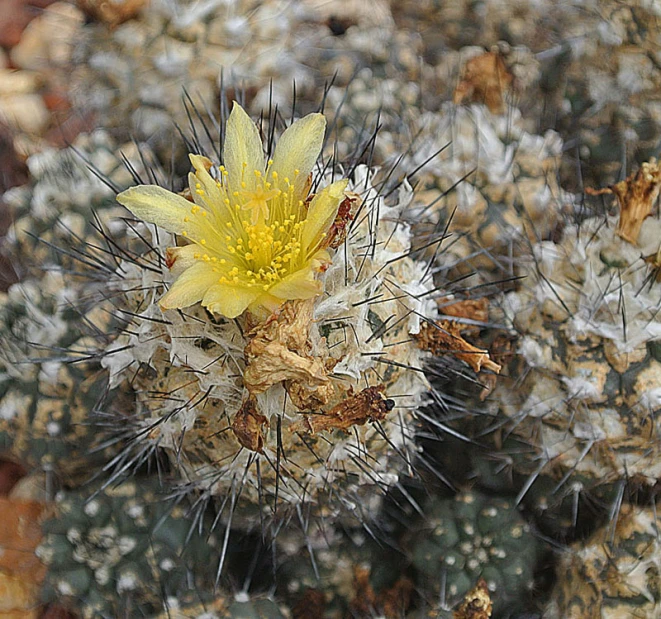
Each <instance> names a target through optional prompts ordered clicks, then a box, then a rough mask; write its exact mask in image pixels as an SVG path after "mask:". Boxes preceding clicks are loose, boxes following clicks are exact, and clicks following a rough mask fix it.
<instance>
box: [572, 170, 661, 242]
mask: <svg viewBox="0 0 661 619" xmlns="http://www.w3.org/2000/svg"><path fill="white" fill-rule="evenodd" d="M660 190H661V166H659V164H658V162H657V160H656V159H655V158H652V159H650V160H649V161H647V162H645V163H643V165H642V166H640V169H639V170H638V171H637V172H635V173H632V174H630V175H629V176H627V178H625V179H624V180H623V181H620V182H619V183H615V185H610V186H609V187H605V188H603V189H592V188H590V187H588V188H586V190H585V193H587V194H588V195H590V196H601V195H604V194H615V197H616V198H617V201H618V203H619V205H620V221H619V224H618V226H617V233H618V234H619V235H620V236H621V237H622V238H623V239H624V240H625V241H628V242H629V243H631V244H632V245H636V244H637V243H638V237H639V235H640V229H641V228H642V226H643V222H644V221H645V219H647V217H649V216H650V215H651V214H652V209H653V208H654V203H655V202H656V200H657V198H658V197H659V191H660Z"/></svg>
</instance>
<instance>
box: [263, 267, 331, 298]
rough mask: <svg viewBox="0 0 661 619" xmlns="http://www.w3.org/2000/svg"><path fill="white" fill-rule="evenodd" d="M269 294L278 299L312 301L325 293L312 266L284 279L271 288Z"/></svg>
mask: <svg viewBox="0 0 661 619" xmlns="http://www.w3.org/2000/svg"><path fill="white" fill-rule="evenodd" d="M268 292H269V294H270V295H273V296H274V297H277V298H278V299H283V300H289V299H310V298H311V297H314V296H317V295H318V294H321V293H322V292H323V286H322V285H321V282H320V281H318V280H316V279H315V278H314V273H313V272H312V269H311V268H310V266H309V265H308V266H306V267H304V268H302V269H299V270H298V271H295V272H294V273H292V274H291V275H288V276H287V277H285V278H283V279H282V280H281V281H279V282H278V283H277V284H275V286H272V287H271V288H269V291H268Z"/></svg>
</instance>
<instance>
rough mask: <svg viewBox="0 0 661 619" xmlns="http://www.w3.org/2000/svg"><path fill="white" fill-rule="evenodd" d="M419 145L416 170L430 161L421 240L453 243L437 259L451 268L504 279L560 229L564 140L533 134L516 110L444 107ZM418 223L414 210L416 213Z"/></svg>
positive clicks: (425, 121)
mask: <svg viewBox="0 0 661 619" xmlns="http://www.w3.org/2000/svg"><path fill="white" fill-rule="evenodd" d="M416 126H417V128H418V131H420V132H421V134H423V135H425V136H428V137H427V138H426V139H425V140H423V141H421V143H420V144H419V145H418V146H419V147H418V148H416V149H415V155H411V157H410V158H409V159H410V161H409V162H405V163H403V164H402V165H403V166H404V167H407V168H411V169H415V168H416V167H418V166H419V165H420V164H421V163H423V162H424V161H425V160H427V159H429V158H430V157H432V156H433V155H434V153H436V152H437V151H440V150H441V149H442V148H443V147H445V149H444V150H442V152H440V153H439V154H437V155H436V156H434V157H432V160H431V161H430V162H429V164H428V165H427V166H425V168H424V173H423V176H422V179H421V180H422V181H423V182H424V183H425V186H426V187H427V190H425V191H422V192H420V193H419V195H418V197H417V205H418V207H419V211H418V212H419V216H417V221H418V225H417V227H416V232H417V234H419V235H421V237H422V238H423V239H424V237H425V236H426V235H428V234H429V231H430V230H431V231H432V232H431V234H437V233H438V231H439V230H444V229H446V226H447V229H448V231H449V232H452V233H453V234H452V236H451V237H450V238H449V239H448V240H447V241H445V243H444V244H443V249H444V251H442V252H437V257H438V260H439V262H440V263H441V264H442V265H443V266H444V267H445V268H457V267H455V263H459V267H458V268H459V270H460V272H463V273H467V272H469V270H470V269H473V270H475V271H477V272H478V273H479V277H482V278H488V277H489V276H490V275H491V278H492V279H493V278H494V277H498V278H499V279H502V278H504V277H506V276H507V275H511V274H512V273H514V272H515V268H514V264H513V261H512V260H511V257H512V256H516V255H519V254H521V253H525V252H526V251H527V246H528V243H529V242H530V241H534V240H537V239H539V238H546V237H547V236H548V235H549V234H550V232H551V231H552V230H553V229H554V227H555V226H556V224H557V222H558V220H559V217H560V215H561V212H562V209H563V202H564V201H565V200H566V198H565V194H564V193H563V191H562V190H561V189H560V186H559V184H558V178H557V173H558V166H559V162H560V154H561V152H562V140H561V139H560V137H559V136H558V135H557V134H556V133H555V132H553V131H548V132H547V133H546V134H545V135H543V136H541V135H534V134H531V133H529V132H527V131H526V130H525V123H524V122H523V120H522V118H521V114H520V112H519V111H518V110H517V109H516V108H510V109H509V111H508V113H507V114H502V115H497V114H493V113H491V112H490V111H489V110H488V109H487V107H486V106H484V105H471V106H469V107H464V106H460V107H455V106H454V105H452V104H445V105H444V106H443V107H442V109H441V111H440V112H438V113H433V114H432V113H426V114H423V115H422V116H421V117H420V119H419V120H418V122H417V124H416ZM412 215H413V216H414V217H416V211H413V212H412Z"/></svg>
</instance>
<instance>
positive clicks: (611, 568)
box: [544, 505, 661, 619]
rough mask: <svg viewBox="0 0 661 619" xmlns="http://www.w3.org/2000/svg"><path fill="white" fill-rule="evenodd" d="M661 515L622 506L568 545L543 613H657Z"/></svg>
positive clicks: (556, 618) (555, 616)
mask: <svg viewBox="0 0 661 619" xmlns="http://www.w3.org/2000/svg"><path fill="white" fill-rule="evenodd" d="M659 526H661V519H660V518H659V516H658V515H657V512H656V509H654V508H644V507H636V506H632V505H623V506H622V509H621V510H620V512H619V514H616V520H614V521H613V522H611V523H609V524H608V525H607V526H604V527H602V528H600V529H599V530H598V531H596V532H595V533H594V535H592V537H590V538H589V539H588V540H586V541H584V542H578V543H576V544H573V545H572V546H570V547H569V548H568V549H567V550H566V551H565V552H564V553H563V554H562V556H561V558H560V561H559V564H558V566H557V570H556V572H557V582H556V584H555V587H554V588H553V591H552V592H551V601H550V603H549V605H548V606H547V608H546V611H545V613H544V617H547V618H548V619H560V618H561V617H579V616H580V617H603V618H604V619H610V618H613V619H615V618H616V617H641V618H643V617H656V616H658V614H659V610H660V609H661V599H660V596H659V592H660V591H661V578H660V576H659V574H660V573H661V548H659Z"/></svg>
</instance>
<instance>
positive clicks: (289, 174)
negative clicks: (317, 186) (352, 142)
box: [271, 114, 326, 200]
mask: <svg viewBox="0 0 661 619" xmlns="http://www.w3.org/2000/svg"><path fill="white" fill-rule="evenodd" d="M325 131H326V119H325V118H324V116H323V114H308V115H307V116H306V117H305V118H301V119H300V120H297V121H296V122H295V123H294V124H293V125H291V127H289V128H288V129H287V130H286V131H285V132H284V133H283V134H282V135H281V136H280V139H279V140H278V144H277V145H276V147H275V153H274V154H273V165H272V166H271V173H273V172H277V174H278V180H277V183H274V184H275V186H277V187H279V188H280V189H282V190H283V191H284V190H285V186H284V179H285V178H288V179H289V181H290V182H292V183H294V193H295V195H296V197H297V198H298V199H299V200H304V199H305V197H306V196H304V195H303V193H304V188H305V185H306V183H307V180H308V176H309V174H310V172H312V168H313V167H314V164H315V163H316V161H317V158H318V157H319V153H320V152H321V147H322V145H323V143H324V133H325ZM295 170H298V175H296V174H295Z"/></svg>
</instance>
